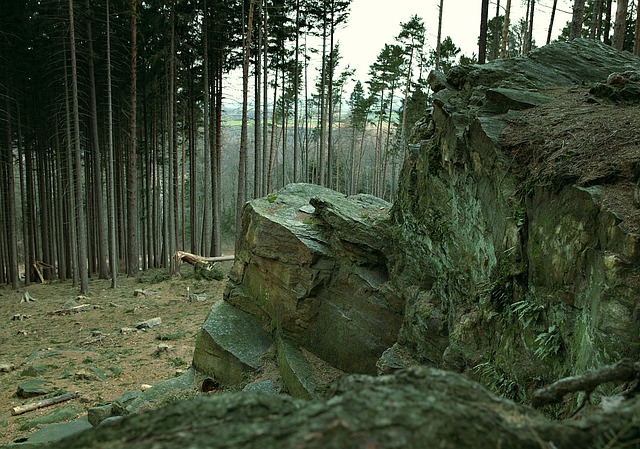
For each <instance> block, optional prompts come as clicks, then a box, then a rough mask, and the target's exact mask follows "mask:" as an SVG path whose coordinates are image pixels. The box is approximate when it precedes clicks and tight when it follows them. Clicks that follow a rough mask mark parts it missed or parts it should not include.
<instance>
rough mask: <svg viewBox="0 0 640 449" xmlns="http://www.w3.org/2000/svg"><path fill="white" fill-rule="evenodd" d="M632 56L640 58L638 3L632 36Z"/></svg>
mask: <svg viewBox="0 0 640 449" xmlns="http://www.w3.org/2000/svg"><path fill="white" fill-rule="evenodd" d="M633 54H634V55H636V56H640V3H638V4H637V5H636V29H635V33H634V35H633Z"/></svg>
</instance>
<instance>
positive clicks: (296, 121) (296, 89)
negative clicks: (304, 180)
mask: <svg viewBox="0 0 640 449" xmlns="http://www.w3.org/2000/svg"><path fill="white" fill-rule="evenodd" d="M295 8H296V31H295V33H296V44H295V52H294V55H295V60H294V64H295V68H294V72H293V92H294V94H293V182H298V165H299V164H298V159H299V155H298V152H299V145H298V126H299V117H298V113H299V111H298V100H299V94H298V93H299V91H300V86H299V85H298V81H299V78H300V74H299V72H298V70H299V68H300V28H301V27H300V0H296V6H295Z"/></svg>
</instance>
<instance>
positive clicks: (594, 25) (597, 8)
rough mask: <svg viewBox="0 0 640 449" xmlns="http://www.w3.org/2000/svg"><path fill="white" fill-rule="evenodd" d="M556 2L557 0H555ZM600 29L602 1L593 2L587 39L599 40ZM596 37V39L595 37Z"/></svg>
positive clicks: (595, 0)
mask: <svg viewBox="0 0 640 449" xmlns="http://www.w3.org/2000/svg"><path fill="white" fill-rule="evenodd" d="M555 1H556V2H557V0H555ZM601 28H602V0H594V2H593V14H592V16H591V25H590V26H589V39H598V40H599V39H600V35H601ZM596 36H597V37H596Z"/></svg>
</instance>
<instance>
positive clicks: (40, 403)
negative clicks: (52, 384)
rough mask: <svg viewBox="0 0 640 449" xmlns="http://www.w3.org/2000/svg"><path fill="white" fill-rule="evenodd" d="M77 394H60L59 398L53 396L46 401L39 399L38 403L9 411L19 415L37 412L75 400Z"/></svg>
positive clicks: (19, 406)
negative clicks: (40, 409)
mask: <svg viewBox="0 0 640 449" xmlns="http://www.w3.org/2000/svg"><path fill="white" fill-rule="evenodd" d="M78 396H79V395H78V393H66V394H61V395H60V396H54V397H52V398H48V399H41V400H39V401H35V402H30V403H29V404H24V405H18V406H16V407H13V408H12V409H11V414H12V415H13V416H15V415H21V414H23V413H27V412H31V411H33V410H38V409H39V408H43V407H49V406H51V405H55V404H60V403H61V402H65V401H69V400H71V399H75V398H77V397H78Z"/></svg>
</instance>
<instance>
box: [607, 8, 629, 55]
mask: <svg viewBox="0 0 640 449" xmlns="http://www.w3.org/2000/svg"><path fill="white" fill-rule="evenodd" d="M617 5H618V8H617V10H616V23H615V25H614V27H613V43H612V44H611V46H612V47H613V48H615V49H616V50H622V49H623V48H624V34H625V31H626V27H627V8H628V5H629V1H628V0H618V1H617Z"/></svg>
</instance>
